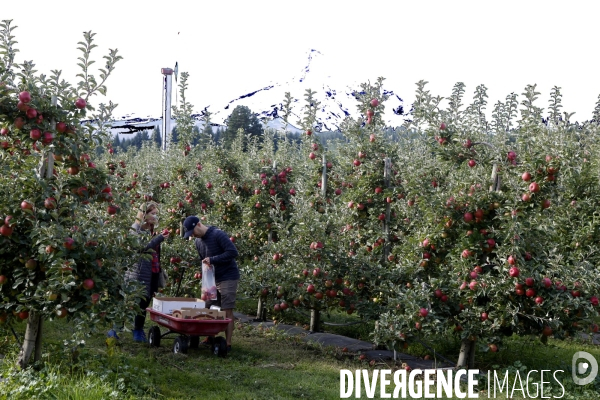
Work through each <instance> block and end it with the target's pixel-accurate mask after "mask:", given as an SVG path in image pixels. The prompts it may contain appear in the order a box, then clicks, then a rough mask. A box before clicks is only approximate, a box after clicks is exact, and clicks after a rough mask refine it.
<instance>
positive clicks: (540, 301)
mask: <svg viewBox="0 0 600 400" xmlns="http://www.w3.org/2000/svg"><path fill="white" fill-rule="evenodd" d="M535 303H536V304H539V305H542V304H543V303H544V298H543V297H542V296H538V297H536V298H535Z"/></svg>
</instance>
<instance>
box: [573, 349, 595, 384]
mask: <svg viewBox="0 0 600 400" xmlns="http://www.w3.org/2000/svg"><path fill="white" fill-rule="evenodd" d="M580 359H585V360H586V361H579V360H580ZM571 373H572V375H573V382H575V384H576V385H587V384H588V383H590V382H592V381H593V380H594V379H596V376H597V375H598V362H597V361H596V359H595V358H594V356H592V355H591V354H590V353H588V352H585V351H578V352H577V353H575V354H574V355H573V361H572V364H571ZM586 373H589V375H588V376H586V377H585V378H580V377H579V375H584V374H586Z"/></svg>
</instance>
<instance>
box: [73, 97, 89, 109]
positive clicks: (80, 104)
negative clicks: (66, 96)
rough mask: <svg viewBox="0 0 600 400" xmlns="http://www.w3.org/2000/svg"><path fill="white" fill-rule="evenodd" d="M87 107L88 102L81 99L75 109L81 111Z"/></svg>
mask: <svg viewBox="0 0 600 400" xmlns="http://www.w3.org/2000/svg"><path fill="white" fill-rule="evenodd" d="M86 105H87V102H86V101H85V100H84V99H82V98H81V97H80V98H78V99H77V100H76V101H75V107H77V108H79V109H80V110H81V109H82V108H85V106H86Z"/></svg>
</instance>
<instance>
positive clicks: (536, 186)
mask: <svg viewBox="0 0 600 400" xmlns="http://www.w3.org/2000/svg"><path fill="white" fill-rule="evenodd" d="M529 191H530V192H532V193H537V192H539V191H540V185H539V184H538V183H537V182H531V183H530V184H529Z"/></svg>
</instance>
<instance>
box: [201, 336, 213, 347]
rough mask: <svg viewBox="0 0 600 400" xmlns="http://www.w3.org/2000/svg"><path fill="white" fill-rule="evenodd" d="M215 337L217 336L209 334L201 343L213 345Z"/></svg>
mask: <svg viewBox="0 0 600 400" xmlns="http://www.w3.org/2000/svg"><path fill="white" fill-rule="evenodd" d="M214 339H215V337H214V336H207V337H205V338H204V340H203V341H201V342H200V343H201V344H204V345H211V344H213V341H214Z"/></svg>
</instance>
